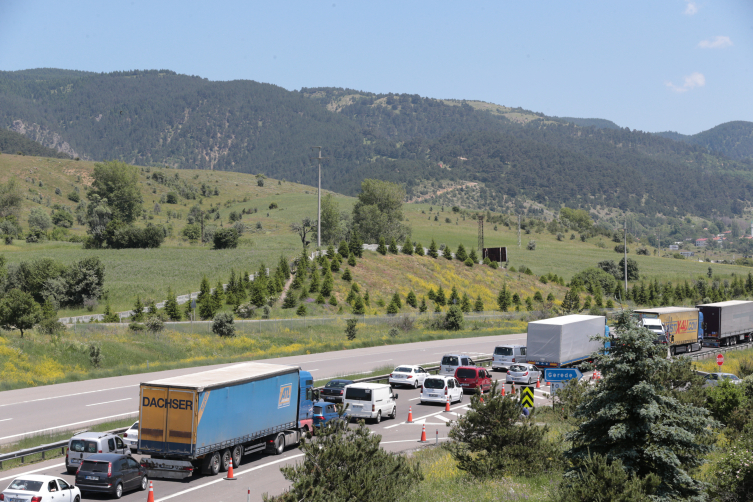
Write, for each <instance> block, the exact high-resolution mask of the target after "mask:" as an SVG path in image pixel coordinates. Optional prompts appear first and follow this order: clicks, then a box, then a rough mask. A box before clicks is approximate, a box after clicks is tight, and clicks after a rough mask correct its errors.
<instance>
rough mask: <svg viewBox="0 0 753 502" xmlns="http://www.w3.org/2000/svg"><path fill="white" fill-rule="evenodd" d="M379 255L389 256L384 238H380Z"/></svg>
mask: <svg viewBox="0 0 753 502" xmlns="http://www.w3.org/2000/svg"><path fill="white" fill-rule="evenodd" d="M377 253H379V254H380V255H382V256H384V255H386V254H387V246H385V245H384V237H380V238H379V245H378V246H377Z"/></svg>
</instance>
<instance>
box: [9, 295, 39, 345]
mask: <svg viewBox="0 0 753 502" xmlns="http://www.w3.org/2000/svg"><path fill="white" fill-rule="evenodd" d="M41 320H42V309H41V307H40V306H39V304H38V303H37V302H35V301H34V298H33V297H32V296H31V295H30V294H29V293H24V292H23V291H21V290H20V289H11V290H10V291H9V292H8V293H7V294H6V295H5V296H4V297H3V299H2V300H0V327H2V328H3V329H7V330H13V329H17V330H19V331H20V332H21V338H23V336H24V331H26V330H30V329H31V328H33V327H34V325H35V324H37V323H38V322H40V321H41Z"/></svg>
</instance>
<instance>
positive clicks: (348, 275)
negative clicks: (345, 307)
mask: <svg viewBox="0 0 753 502" xmlns="http://www.w3.org/2000/svg"><path fill="white" fill-rule="evenodd" d="M342 279H343V281H348V282H350V281H352V280H353V275H351V273H350V269H349V268H346V269H345V272H343V276H342Z"/></svg>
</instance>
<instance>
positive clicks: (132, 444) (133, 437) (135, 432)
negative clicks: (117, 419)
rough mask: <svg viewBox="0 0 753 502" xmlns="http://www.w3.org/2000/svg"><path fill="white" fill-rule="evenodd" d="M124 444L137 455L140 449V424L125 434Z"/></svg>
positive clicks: (130, 428) (136, 424)
mask: <svg viewBox="0 0 753 502" xmlns="http://www.w3.org/2000/svg"><path fill="white" fill-rule="evenodd" d="M123 442H124V443H125V445H126V446H127V447H129V448H130V449H131V453H136V450H138V449H139V423H138V422H136V423H134V424H133V425H132V426H130V427H129V428H128V430H127V431H125V432H124V433H123Z"/></svg>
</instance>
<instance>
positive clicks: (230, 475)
mask: <svg viewBox="0 0 753 502" xmlns="http://www.w3.org/2000/svg"><path fill="white" fill-rule="evenodd" d="M225 479H227V480H228V481H235V480H236V479H238V478H235V477H233V454H232V453H231V454H230V462H228V468H227V477H226V478H225Z"/></svg>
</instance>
